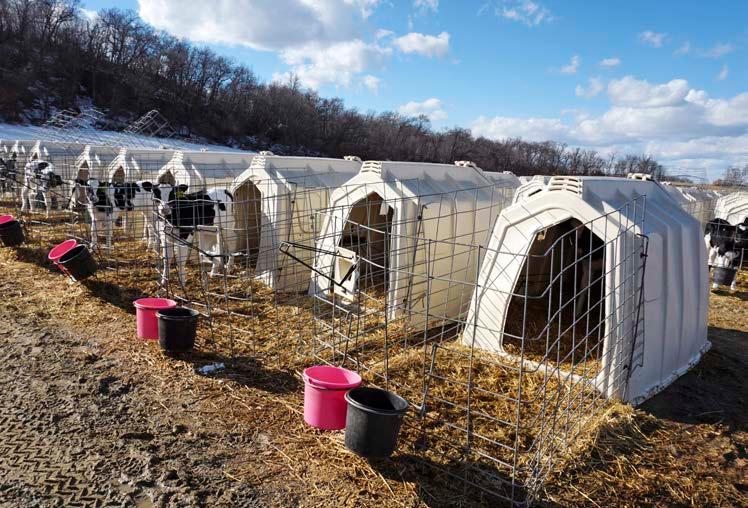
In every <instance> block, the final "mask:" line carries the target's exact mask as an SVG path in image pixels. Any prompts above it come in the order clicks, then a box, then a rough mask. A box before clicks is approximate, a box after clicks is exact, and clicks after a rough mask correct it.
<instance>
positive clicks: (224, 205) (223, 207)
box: [218, 201, 226, 212]
mask: <svg viewBox="0 0 748 508" xmlns="http://www.w3.org/2000/svg"><path fill="white" fill-rule="evenodd" d="M218 209H219V210H221V211H222V212H225V211H226V203H222V202H220V201H219V203H218Z"/></svg>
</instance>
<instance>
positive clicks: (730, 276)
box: [712, 266, 738, 286]
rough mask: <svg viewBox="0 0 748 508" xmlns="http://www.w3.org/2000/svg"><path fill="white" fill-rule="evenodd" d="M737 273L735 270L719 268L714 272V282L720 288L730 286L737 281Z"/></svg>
mask: <svg viewBox="0 0 748 508" xmlns="http://www.w3.org/2000/svg"><path fill="white" fill-rule="evenodd" d="M737 273H738V271H737V269H735V268H725V267H722V266H720V267H717V268H715V269H714V270H713V271H712V282H714V283H715V284H719V285H720V286H729V285H731V284H732V283H733V281H734V280H735V275H736V274H737Z"/></svg>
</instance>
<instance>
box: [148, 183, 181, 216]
mask: <svg viewBox="0 0 748 508" xmlns="http://www.w3.org/2000/svg"><path fill="white" fill-rule="evenodd" d="M151 189H152V191H153V199H154V200H155V202H156V210H157V211H158V213H159V215H161V216H163V217H169V216H171V214H172V209H173V208H175V207H177V206H179V202H180V201H185V200H186V199H187V189H189V186H188V185H185V184H179V185H176V186H172V185H169V184H163V183H162V184H159V185H157V186H155V187H153V186H151Z"/></svg>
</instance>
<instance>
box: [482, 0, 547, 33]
mask: <svg viewBox="0 0 748 508" xmlns="http://www.w3.org/2000/svg"><path fill="white" fill-rule="evenodd" d="M496 15H497V16H500V17H502V18H504V19H508V20H510V21H517V22H519V23H522V24H524V25H527V26H529V27H533V26H538V25H541V24H543V23H548V22H550V21H552V20H553V14H552V13H551V11H550V9H548V8H547V7H545V6H543V5H541V4H539V3H537V2H533V1H532V0H504V1H503V2H501V3H500V4H499V5H497V6H496Z"/></svg>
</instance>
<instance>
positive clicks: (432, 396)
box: [0, 228, 748, 506]
mask: <svg viewBox="0 0 748 508" xmlns="http://www.w3.org/2000/svg"><path fill="white" fill-rule="evenodd" d="M38 230H41V228H38ZM34 231H37V229H35V230H34ZM64 236H65V235H64V232H60V231H55V228H49V229H47V230H46V231H44V232H43V233H40V234H39V235H38V236H36V233H35V238H34V242H32V246H33V245H39V246H41V245H42V244H43V243H45V242H47V244H48V246H49V245H51V244H52V243H53V242H54V241H57V240H60V239H62V238H64ZM120 243H122V247H125V245H124V242H120ZM138 244H139V242H133V244H132V245H131V246H129V248H127V249H122V250H117V251H116V252H117V257H118V259H117V267H118V268H119V269H116V268H115V269H110V270H102V271H101V272H100V274H99V275H100V277H99V278H98V279H97V280H91V281H87V282H85V283H83V284H75V285H72V286H71V285H68V284H67V283H66V282H65V281H64V279H63V278H62V277H61V276H60V275H59V274H56V273H53V272H48V273H44V272H43V271H40V270H39V268H38V267H36V266H33V264H37V265H46V261H45V259H44V258H45V252H44V250H37V249H34V248H24V249H17V250H9V249H2V252H0V264H2V269H3V271H4V272H5V273H6V274H7V273H13V274H14V277H16V278H17V279H18V287H19V293H18V294H17V295H6V296H7V298H6V299H5V300H6V301H5V302H4V303H3V304H2V308H3V310H4V311H15V312H25V313H33V314H36V315H37V316H39V317H41V318H44V319H48V320H49V321H50V322H51V323H55V325H56V326H66V327H70V328H71V329H74V330H76V331H77V332H78V333H91V334H96V335H97V336H98V338H99V339H101V340H102V341H103V343H105V344H107V345H108V347H109V352H110V354H111V355H112V357H113V358H117V359H119V361H121V362H123V365H126V364H135V365H137V366H138V369H140V370H141V371H142V372H143V373H144V374H147V375H149V376H152V377H153V379H154V383H156V384H158V383H162V384H163V383H168V384H170V385H177V386H180V387H182V388H183V389H184V393H185V394H189V397H188V398H189V399H190V400H191V401H193V402H190V403H189V404H193V403H195V402H194V401H199V404H198V405H197V406H196V407H197V408H198V409H197V411H199V412H201V413H202V414H204V418H205V419H206V425H209V426H210V427H211V428H212V429H215V430H218V431H220V429H224V430H226V429H232V430H233V431H236V430H237V429H241V430H242V432H245V433H248V434H249V435H251V436H252V442H253V443H254V445H253V446H252V447H250V448H248V449H247V450H245V453H241V454H240V455H239V457H240V458H235V459H234V460H233V461H232V462H231V463H230V464H227V469H226V471H227V474H229V475H231V477H232V478H235V479H236V480H237V481H243V482H249V483H251V484H253V485H257V486H258V489H260V490H261V489H262V488H270V486H272V488H274V489H287V491H288V495H289V496H290V497H289V499H294V500H295V504H302V505H329V504H330V503H331V502H334V503H335V504H336V505H345V506H353V505H359V504H363V505H370V504H374V503H377V504H382V505H387V506H390V505H392V506H395V505H398V506H400V505H409V506H415V505H421V504H427V505H453V504H456V503H460V504H483V503H488V502H495V499H494V500H492V499H491V498H490V497H484V496H483V495H482V494H481V493H480V491H479V490H478V489H475V488H472V487H471V488H468V489H465V488H463V486H462V484H461V482H459V481H455V477H457V478H467V479H469V480H470V481H472V482H474V483H475V484H477V485H479V486H481V485H482V486H486V485H487V484H489V483H491V484H492V485H495V481H497V479H498V478H503V479H507V478H508V476H507V469H506V468H505V467H503V466H501V465H500V464H497V463H496V462H494V461H490V460H487V459H486V458H485V457H483V456H481V454H480V453H479V452H483V453H486V454H488V455H492V456H494V457H497V458H500V459H504V460H508V459H510V458H511V455H512V454H511V450H506V449H503V448H501V447H497V446H496V445H495V443H492V442H490V441H489V440H492V441H496V442H500V443H512V446H513V447H515V446H516V448H517V449H518V450H521V451H525V452H530V451H531V448H532V445H533V443H537V442H542V443H544V445H543V447H541V449H540V450H539V453H538V454H537V455H534V454H532V453H528V454H524V455H522V457H521V461H520V463H519V468H518V470H519V471H520V472H522V474H525V469H526V468H528V467H531V466H537V467H541V468H543V467H545V465H544V463H543V460H542V459H543V458H544V457H545V456H546V455H545V454H547V453H550V451H551V450H553V449H554V448H555V447H556V446H562V449H564V450H565V451H564V453H563V454H559V456H558V462H557V464H555V466H556V467H554V469H553V470H552V471H551V473H552V476H551V477H550V479H549V481H548V483H547V484H546V486H545V488H544V492H543V495H544V497H545V498H546V499H548V500H549V501H551V502H557V503H561V504H578V505H590V506H595V505H597V506H601V505H604V504H609V505H612V504H615V505H617V504H632V505H633V504H658V503H667V504H683V505H706V504H709V505H738V504H741V503H744V502H745V497H744V494H743V493H741V492H740V491H739V490H738V486H739V485H740V480H739V479H738V478H739V476H740V474H741V471H743V474H744V473H745V457H744V456H743V458H742V459H739V460H742V461H743V462H742V463H741V462H738V463H735V461H734V460H733V464H732V466H730V467H727V466H724V465H722V469H724V471H726V472H724V473H723V474H717V473H715V472H714V464H715V461H714V460H712V459H711V458H710V457H712V456H713V455H714V454H715V453H716V452H715V449H717V448H715V446H717V445H715V444H714V443H716V442H717V441H719V442H720V443H722V445H724V443H723V441H724V439H725V437H724V435H723V434H721V433H720V434H719V436H718V437H719V439H717V438H715V437H714V436H711V434H712V433H715V432H718V430H715V427H714V425H705V426H698V425H697V426H691V427H684V426H682V425H677V424H672V423H670V422H666V421H663V420H661V419H659V418H656V417H655V416H652V415H650V414H647V413H644V412H642V411H638V410H634V409H631V408H630V407H628V406H625V405H622V404H618V403H615V402H603V401H600V403H599V404H600V406H602V408H598V410H597V411H595V412H594V414H595V415H596V416H595V417H594V421H591V422H589V423H590V424H589V425H587V426H584V427H585V429H580V428H579V427H580V425H579V422H578V421H575V423H574V424H573V425H572V424H570V426H569V428H570V429H574V430H586V432H582V433H581V434H580V436H579V438H578V439H577V440H576V443H575V446H573V447H571V448H565V447H563V443H559V442H556V441H554V440H553V439H552V436H550V435H548V434H547V431H543V430H542V429H540V428H539V427H538V426H536V425H524V426H522V425H521V426H519V427H518V433H517V432H515V426H514V425H513V424H511V422H514V421H516V419H517V414H519V417H520V419H521V421H526V422H535V421H537V420H536V419H534V418H533V416H536V415H538V414H541V413H542V407H539V406H538V405H535V404H530V403H528V404H519V407H518V404H517V402H516V400H517V395H518V390H519V385H518V384H517V376H516V373H514V372H513V371H511V370H510V369H506V368H505V369H503V370H502V369H500V368H497V366H498V365H500V364H506V360H504V361H502V362H497V361H496V359H495V358H493V357H492V356H491V355H482V354H478V355H474V356H473V357H472V358H471V357H470V355H469V350H468V349H467V348H464V347H462V346H459V345H458V344H455V343H454V342H443V343H442V345H441V346H438V347H437V349H436V355H437V362H436V364H435V365H436V366H437V368H436V370H435V371H431V372H430V369H429V367H430V361H431V358H430V354H431V347H432V343H427V344H426V345H422V346H421V347H418V348H413V347H409V348H405V347H402V349H401V350H400V351H392V353H393V354H392V355H390V356H389V365H388V368H389V372H390V375H391V380H392V382H393V384H396V385H400V386H402V387H404V388H402V394H403V395H404V396H406V398H408V399H409V400H410V401H411V402H413V403H416V404H420V403H421V402H422V397H421V394H422V386H423V384H424V382H425V381H428V387H429V391H428V393H429V397H428V399H427V401H426V402H427V404H426V410H425V418H424V419H420V418H418V417H417V416H416V414H415V413H414V412H411V414H410V415H409V418H408V420H407V425H406V427H405V429H404V431H403V443H402V446H401V448H400V451H399V452H398V454H397V455H396V456H395V457H393V459H392V460H390V461H385V462H383V463H367V462H366V461H364V460H361V459H359V458H357V457H354V456H352V455H351V454H350V453H349V452H347V451H346V450H345V448H344V447H343V446H342V443H341V433H322V432H317V431H314V430H312V429H310V428H309V427H307V426H306V425H304V424H303V421H302V418H301V404H302V398H301V387H300V384H299V374H300V370H301V369H302V368H303V367H304V366H306V365H307V364H308V362H309V360H308V356H306V355H307V354H308V353H309V350H308V347H309V343H310V342H311V334H312V333H313V331H314V326H315V325H314V319H313V315H314V313H313V305H314V302H313V301H312V300H311V299H309V298H307V297H306V296H303V295H277V294H274V293H273V292H272V291H270V290H269V289H268V288H267V287H266V286H264V285H263V284H261V283H259V282H257V281H254V280H252V279H250V278H248V277H243V278H237V279H228V280H226V281H221V280H218V279H211V280H209V281H208V286H207V289H206V286H205V282H204V281H201V280H200V278H199V277H193V278H190V282H189V283H188V286H187V287H186V288H185V290H186V291H187V292H191V293H189V294H200V292H202V293H203V294H206V293H208V294H210V293H214V294H215V295H221V296H209V298H208V299H207V301H209V302H210V303H211V305H213V306H216V307H219V306H220V305H222V306H223V307H221V308H224V309H226V310H228V311H230V312H226V313H225V314H224V315H221V313H215V314H214V318H213V319H214V322H213V325H214V326H213V328H212V329H211V328H210V327H209V326H207V322H203V326H201V329H200V331H199V337H198V342H197V348H196V352H195V353H193V354H188V355H182V356H179V357H177V358H174V357H168V356H165V355H163V354H162V353H161V352H160V351H159V350H158V349H157V348H156V347H155V346H154V345H153V344H148V343H143V342H141V341H136V340H133V337H134V316H133V310H132V307H131V302H132V301H133V300H134V299H136V298H138V297H141V296H146V295H148V296H150V295H154V294H156V293H157V292H158V290H159V288H158V284H157V283H156V274H155V272H154V265H153V263H152V261H153V259H152V257H151V256H150V255H149V254H148V253H146V252H145V250H144V249H143V248H142V246H141V247H138ZM118 245H119V244H118ZM223 283H225V284H227V294H229V295H236V296H241V295H246V294H247V293H251V294H252V295H253V298H252V300H251V301H250V302H247V301H241V300H236V301H231V302H229V303H227V302H226V301H225V300H224V301H223V302H221V298H222V292H223V289H222V288H219V287H214V285H218V284H223ZM740 283H741V284H742V287H748V280H747V279H745V278H744V277H743V276H742V274H741V280H740ZM180 291H184V290H182V289H181V288H180ZM187 294H188V293H185V295H187ZM219 304H220V305H219ZM712 304H713V306H712V310H711V314H710V320H711V321H710V322H711V323H712V325H714V326H719V327H723V328H734V327H735V326H736V324H737V323H740V326H741V327H742V328H743V329H745V330H748V304H746V303H745V302H744V301H743V300H742V298H741V297H740V296H739V295H714V296H713V298H712ZM373 315H376V312H374V313H373ZM243 316H250V317H251V319H246V318H245V317H243ZM371 319H372V321H371V322H366V323H362V324H360V326H361V327H362V329H370V328H376V326H377V325H378V323H377V322H376V319H377V318H376V317H372V318H371ZM367 327H368V328H367ZM220 330H224V331H220ZM395 335H396V334H395ZM397 338H398V337H397V336H395V337H392V339H393V344H399V342H398V341H397V340H396V339H397ZM381 339H382V337H381V336H379V337H378V336H376V335H372V336H371V337H368V338H367V340H371V341H373V343H376V341H377V340H379V341H381ZM438 342H439V341H434V342H433V343H438ZM380 344H381V342H380ZM362 346H364V344H358V345H357V347H359V348H361V347H362ZM372 347H374V346H372ZM361 350H365V349H361ZM299 353H301V354H299ZM214 361H223V362H225V363H226V364H227V367H228V368H227V370H226V371H225V372H224V373H223V374H221V375H220V376H219V377H218V378H205V377H202V376H199V375H197V374H196V373H195V370H194V368H195V366H199V365H203V364H206V363H211V362H214ZM373 365H375V367H376V368H379V369H382V368H383V365H382V364H381V363H377V362H374V363H373ZM123 368H124V367H123ZM376 368H375V372H374V374H376V373H377V371H376ZM381 372H382V371H381V370H380V371H379V373H381ZM429 372H430V374H433V376H426V373H429ZM468 372H471V377H472V385H473V387H474V390H473V391H472V392H471V400H470V404H471V408H472V411H473V412H474V414H475V415H478V416H475V417H474V418H473V419H472V421H471V422H467V413H466V411H465V410H464V409H463V408H464V407H465V406H466V405H467V403H468V401H467V391H466V390H465V389H464V387H461V386H460V385H459V384H458V383H456V381H457V380H461V379H465V378H466V377H467V373H468ZM436 376H438V377H439V378H441V379H436ZM523 383H524V384H523V387H522V389H523V390H524V393H525V394H532V393H538V392H539V390H543V389H544V388H550V389H551V390H552V391H555V393H557V394H558V395H557V397H558V399H556V400H551V402H558V401H561V402H563V401H568V400H574V399H575V398H576V397H575V396H576V395H581V396H580V397H578V398H579V400H582V401H589V400H590V399H589V396H588V395H589V394H587V393H586V390H585V388H584V387H583V386H575V387H569V386H568V385H565V384H563V383H562V382H561V381H560V380H558V379H547V378H545V377H544V376H527V377H525V378H524V380H523ZM399 391H400V390H399ZM523 400H525V399H523ZM528 400H533V399H532V397H530V398H529V399H528ZM537 400H542V399H541V398H538V399H537ZM445 401H449V402H445ZM190 407H192V406H190ZM518 409H519V413H517V410H518ZM576 409H577V411H578V412H580V414H587V413H585V409H586V408H583V407H581V406H580V407H578V408H576ZM599 409H602V410H599ZM589 414H590V415H591V414H592V412H591V411H590V412H589ZM480 415H486V416H480ZM497 416H504V417H505V419H506V420H507V422H510V423H509V424H500V423H497V422H496V421H495V420H494V419H495V418H496V417H497ZM445 421H449V422H451V423H453V425H454V426H455V427H457V428H455V427H450V426H448V425H445ZM468 429H469V432H468ZM544 432H545V433H544ZM741 432H742V434H739V435H738V436H737V437H731V438H728V441H729V439H736V440H738V442H742V443H743V445H742V446H743V448H742V450H743V452H742V453H743V454H744V453H745V452H744V450H745V445H746V444H745V432H744V430H743V431H741ZM434 436H439V439H433V437H434ZM468 440H470V441H471V449H470V451H467V447H466V444H467V442H468ZM741 440H742V441H741ZM515 443H516V444H515ZM705 459H709V460H705ZM710 467H711V468H712V471H711V472H710V471H709V468H710ZM722 469H721V470H722ZM730 478H731V479H732V480H728V479H730ZM729 481H732V482H733V483H731V484H730V483H725V482H729ZM742 481H743V482H744V477H743V480H742ZM492 482H493V483H492ZM743 485H744V483H743ZM518 496H519V497H521V496H522V493H519V494H518ZM333 500H334V501H333Z"/></svg>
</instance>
